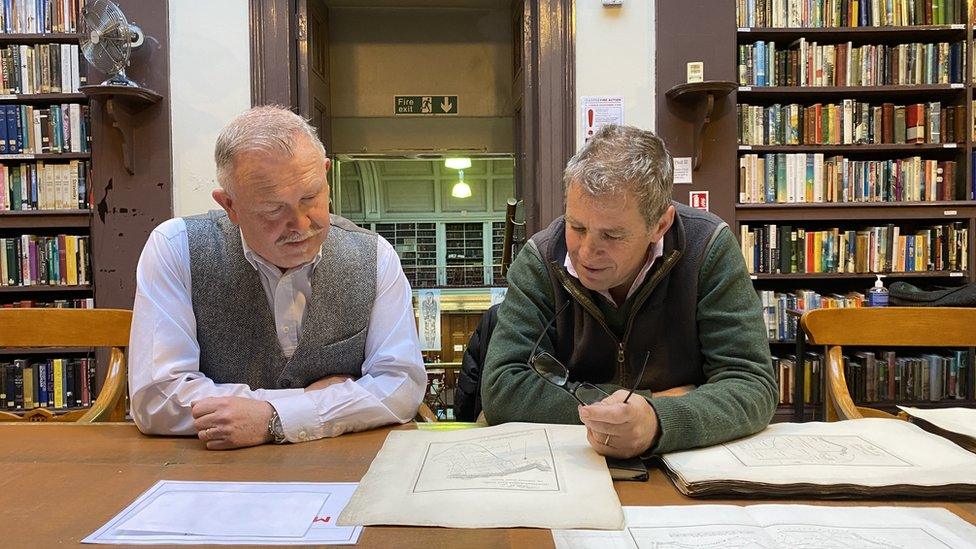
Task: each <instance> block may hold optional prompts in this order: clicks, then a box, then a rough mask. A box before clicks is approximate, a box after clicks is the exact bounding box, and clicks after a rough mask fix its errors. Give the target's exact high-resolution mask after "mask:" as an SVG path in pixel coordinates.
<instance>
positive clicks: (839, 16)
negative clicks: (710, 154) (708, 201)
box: [730, 0, 976, 420]
mask: <svg viewBox="0 0 976 549" xmlns="http://www.w3.org/2000/svg"><path fill="white" fill-rule="evenodd" d="M736 4H737V6H736V7H737V9H736V21H735V23H736V29H735V42H736V53H735V59H736V65H737V70H736V71H735V73H736V74H737V75H738V78H739V87H738V88H737V90H736V91H735V103H736V135H737V140H736V157H737V159H738V166H739V173H738V177H737V181H738V192H737V193H735V192H734V193H733V197H734V200H735V205H734V207H733V209H732V218H733V219H732V221H733V222H732V223H730V225H732V226H733V229H735V230H736V231H737V235H739V236H740V241H741V240H742V239H743V238H745V239H746V240H745V241H743V242H742V244H743V255H744V257H745V259H746V263H747V266H749V267H750V270H751V275H750V276H751V278H752V280H753V284H754V286H755V287H756V289H757V291H764V290H765V291H769V292H775V293H778V294H777V295H783V294H788V293H790V292H795V291H796V290H800V289H809V290H813V291H815V292H818V293H819V294H822V295H824V296H828V295H847V294H849V293H850V292H860V293H865V291H866V289H867V287H868V286H870V285H871V284H872V281H873V280H874V279H875V277H876V275H878V274H881V275H882V276H883V277H884V278H883V280H884V281H885V285H886V286H888V285H889V284H890V283H891V282H893V281H895V280H905V281H907V282H909V283H912V284H916V285H960V284H965V283H970V282H974V281H976V274H974V268H973V253H974V252H976V196H974V192H973V190H974V181H973V170H974V168H976V166H974V157H973V150H974V147H973V134H974V123H973V120H974V115H976V112H974V110H976V109H974V107H973V87H974V76H973V72H974V71H973V67H972V60H973V45H974V44H973V42H974V41H973V30H972V29H973V27H972V25H970V24H968V23H969V22H970V21H969V17H967V15H966V13H965V11H966V8H965V3H964V2H962V1H959V2H956V1H955V0H947V1H945V0H937V1H936V2H935V3H932V4H931V5H929V8H930V11H928V12H926V11H925V5H926V4H927V3H923V2H917V3H916V2H912V1H909V0H895V1H894V2H892V3H889V4H888V5H889V6H893V7H894V8H895V9H896V10H897V9H898V8H899V7H904V8H905V9H904V10H901V11H898V13H894V12H886V11H885V8H884V6H885V3H881V6H882V8H881V11H880V12H879V13H873V12H872V11H871V3H870V2H868V3H865V2H862V3H861V4H862V6H867V7H866V11H862V12H861V13H859V14H858V17H856V18H852V17H851V15H852V14H851V13H843V12H842V9H841V8H842V7H844V6H849V5H850V4H849V3H846V2H839V1H833V0H817V1H814V2H812V3H809V6H810V7H811V8H812V9H811V11H805V12H802V13H801V12H795V11H793V10H791V9H790V6H791V5H793V6H798V5H799V3H796V2H790V1H788V0H766V1H763V2H759V1H757V2H755V3H752V2H745V1H743V0H740V1H739V2H737V3H736ZM746 6H759V7H760V8H762V9H758V10H757V11H753V12H749V11H747V9H746ZM933 7H934V8H935V9H934V10H933V9H932V8H933ZM933 11H934V12H935V13H933ZM804 17H806V19H804ZM933 22H937V23H940V24H931V23H933ZM913 23H919V24H917V25H916V24H913ZM858 58H860V59H861V60H862V62H861V63H857V62H856V60H857V59H858ZM864 60H870V63H869V62H867V61H864ZM935 60H938V61H937V62H934V63H933V61H935ZM917 63H921V64H920V65H918V64H917ZM916 66H918V67H919V70H913V69H914V67H916ZM908 67H912V69H909V68H908ZM855 73H857V74H855ZM861 84H864V85H861ZM791 109H792V110H791ZM912 109H917V110H915V112H914V113H911V115H909V114H908V111H909V110H912ZM794 113H798V114H794ZM899 113H900V114H899ZM917 113H922V114H924V116H923V117H922V119H921V120H919V116H918V114H917ZM901 116H904V118H903V119H901V120H900V121H899V117H901ZM909 116H911V119H909ZM757 129H758V133H756V130H757ZM913 132H914V133H913ZM831 160H833V163H831ZM760 161H761V162H760ZM796 162H800V164H799V166H803V167H806V168H807V169H806V170H804V169H803V167H798V166H797V164H796ZM790 163H793V164H792V165H791V166H789V169H790V170H791V171H790V173H789V174H785V178H786V184H785V185H784V183H783V181H784V172H785V171H786V170H785V169H783V168H781V166H782V165H783V164H790ZM811 164H812V165H813V166H814V168H815V169H814V170H812V171H811V169H810V165H811ZM770 165H771V166H772V167H771V168H770V167H768V166H770ZM759 166H761V167H762V171H760V172H758V173H757V171H756V169H755V168H756V167H759ZM916 167H918V168H919V169H918V170H914V168H916ZM930 168H931V172H929V171H927V170H929V169H930ZM859 170H860V171H859ZM828 174H829V175H828ZM862 174H870V175H865V177H863V178H862V179H858V176H861V175H862ZM943 175H948V178H949V179H954V181H953V182H952V185H951V186H945V187H943V186H942V185H945V183H944V181H945V178H943ZM872 178H873V179H872ZM811 180H812V181H813V185H820V186H821V187H820V189H819V190H817V191H816V192H815V193H814V196H813V197H812V196H811V193H810V188H811ZM862 184H863V186H862ZM912 185H915V186H914V187H912ZM770 187H772V188H770ZM784 188H785V189H786V190H784ZM815 188H816V187H815ZM910 188H911V189H913V192H914V191H918V192H917V194H911V193H909V192H908V189H910ZM925 189H927V191H928V193H929V194H925V192H926V191H925ZM757 191H758V193H759V194H763V195H764V196H758V197H757ZM862 191H863V192H862ZM821 192H822V194H820V193H821ZM801 193H802V194H803V195H804V196H803V197H802V199H801V197H800V194H801ZM811 198H816V200H812V199H811ZM896 198H897V200H895V199H896ZM909 199H912V200H909ZM784 226H786V227H788V228H789V229H790V230H791V231H792V232H797V231H798V229H804V232H805V233H806V234H807V235H809V234H810V233H811V232H814V233H817V232H820V233H823V234H824V237H823V241H820V240H814V245H815V246H822V247H823V249H822V250H819V251H822V252H827V250H828V248H827V246H828V245H827V244H825V243H824V242H825V241H826V240H831V245H833V244H838V245H840V246H843V248H841V249H840V250H837V249H836V248H833V249H831V250H830V251H831V253H833V254H835V255H834V256H832V259H831V260H828V259H826V257H827V255H828V254H827V253H824V254H823V258H824V259H822V261H821V263H820V264H818V265H817V266H816V267H815V268H810V266H809V265H804V266H803V268H800V269H797V268H796V267H797V266H798V265H796V260H795V259H796V258H795V257H794V256H795V255H796V254H804V255H805V256H806V255H807V252H808V250H809V247H808V246H809V245H810V244H809V243H807V242H803V243H802V248H800V247H798V246H795V245H794V244H792V243H790V244H789V245H788V247H787V248H786V250H787V251H786V253H789V254H791V258H790V261H787V262H786V264H785V265H784V264H783V262H782V255H781V254H783V253H784V249H783V248H782V246H781V244H782V243H783V241H782V240H779V241H778V242H776V243H771V242H770V236H771V235H770V233H771V234H772V235H775V237H776V238H777V239H780V238H782V234H781V233H777V230H778V229H779V228H782V227H784ZM744 227H745V228H746V230H745V232H744V231H743V228H744ZM871 227H877V228H878V229H880V230H879V231H874V232H872V233H871V235H870V236H869V239H868V241H867V242H869V244H868V246H869V247H868V248H867V251H864V249H862V248H861V246H860V244H861V242H863V241H861V240H858V241H855V242H854V243H851V242H850V241H846V242H845V241H844V240H842V239H841V236H842V235H843V234H844V232H845V231H852V232H854V234H856V232H857V231H865V230H867V229H868V228H871ZM893 227H898V229H899V232H898V233H894V232H893V231H892V230H891V229H892V228H893ZM936 227H940V228H939V229H936ZM947 227H951V229H949V228H947ZM885 229H887V231H886V230H885ZM832 230H833V231H834V235H835V236H830V235H828V234H827V233H828V232H829V231H832ZM950 230H951V231H952V232H953V233H954V234H956V235H959V234H961V235H962V236H961V238H960V239H959V241H958V245H959V249H957V250H955V251H952V250H949V249H948V245H947V244H946V243H945V242H946V240H947V239H948V236H947V235H948V231H950ZM960 230H961V231H964V232H962V233H960V232H959V231H960ZM923 233H924V234H927V235H929V236H928V238H929V240H927V241H925V246H926V247H925V248H924V250H925V251H927V252H929V254H928V255H927V256H926V257H924V258H920V259H921V261H922V263H923V266H922V267H921V268H919V269H912V270H908V269H907V267H906V269H897V268H895V267H896V266H898V265H899V261H898V259H899V256H901V259H902V260H903V264H904V265H906V266H907V265H908V259H909V258H908V257H907V255H908V254H909V253H912V252H909V251H908V249H907V245H908V244H907V243H908V241H909V240H911V238H912V236H915V237H916V238H918V237H919V235H922V234H923ZM875 234H878V235H881V236H879V239H878V240H877V241H875V240H873V238H874V236H873V235H875ZM933 235H934V236H933ZM788 236H789V235H788ZM898 237H907V239H908V240H904V241H902V240H895V238H898ZM851 238H854V237H853V236H852V237H851ZM921 238H922V239H923V240H924V238H926V237H925V236H924V235H923V236H922V237H921ZM916 242H919V241H916ZM930 243H931V244H932V245H931V246H929V244H930ZM902 244H904V246H901V245H902ZM937 247H938V250H937V249H936V248H937ZM848 251H849V252H850V255H854V254H856V253H866V254H867V257H873V256H877V257H879V261H878V262H876V263H871V261H870V260H868V261H867V264H863V263H862V264H860V265H858V266H857V268H854V269H852V268H850V267H851V263H853V262H850V263H848V262H847V261H845V257H848V256H847V255H845V253H846V252H848ZM953 253H955V257H954V259H955V260H956V261H955V262H954V263H953V264H952V265H951V267H950V266H949V265H948V263H947V262H943V263H942V264H938V261H937V260H936V256H938V258H939V259H944V258H945V257H947V255H951V254H953ZM816 257H820V254H816ZM918 257H919V256H918V255H915V256H914V257H913V258H912V259H914V258H918ZM805 259H809V258H806V257H805ZM770 262H776V263H777V264H776V265H772V266H771V265H769V263H770ZM805 263H809V261H807V262H805ZM840 263H844V264H843V265H840ZM913 263H914V262H913ZM756 267H761V268H756ZM782 267H786V271H784V269H783V268H782ZM821 267H823V268H821ZM811 271H816V272H811ZM907 271H912V272H907ZM793 321H794V322H795V319H794V320H793ZM770 348H771V350H772V353H773V356H774V357H787V356H788V355H794V356H804V354H805V353H807V352H808V351H811V350H812V349H804V348H803V345H802V342H797V341H796V339H795V338H792V337H790V338H786V339H783V340H779V341H777V340H771V341H770ZM874 351H881V350H879V349H874ZM973 358H974V356H973V352H972V350H969V352H968V360H969V364H970V369H969V371H970V374H969V376H968V379H967V380H966V382H965V383H966V387H965V389H966V398H964V399H951V400H940V401H932V402H928V401H923V402H913V403H912V404H913V405H918V406H922V407H945V406H960V405H961V406H974V405H976V383H974V377H976V376H974V375H972V373H971V372H972V363H973ZM791 372H792V374H794V375H795V374H798V373H800V368H794V369H793V370H791ZM798 377H799V378H800V379H799V381H800V382H801V385H800V389H801V392H800V393H799V394H800V395H802V388H803V385H802V374H801V375H799V376H798ZM795 380H797V377H794V381H795ZM795 385H796V383H795V382H794V383H792V384H791V387H790V389H791V390H792V389H793V388H795ZM793 400H794V402H793V403H792V404H789V405H787V404H781V406H780V408H779V409H778V411H777V418H778V419H784V420H790V419H792V420H802V419H807V420H809V419H815V418H820V417H821V416H820V406H819V405H817V404H803V403H797V402H796V399H795V398H794V399H793ZM867 405H870V406H876V407H878V408H880V409H884V410H886V411H891V410H893V407H894V403H893V402H888V401H876V402H871V403H867Z"/></svg>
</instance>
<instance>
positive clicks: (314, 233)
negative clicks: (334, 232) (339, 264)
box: [277, 229, 322, 244]
mask: <svg viewBox="0 0 976 549" xmlns="http://www.w3.org/2000/svg"><path fill="white" fill-rule="evenodd" d="M321 232H322V229H319V230H317V231H309V232H307V233H302V234H297V235H288V236H286V237H284V238H280V239H278V242H277V243H278V244H291V243H292V242H301V241H303V240H307V239H309V238H312V237H313V236H318V234H319V233H321Z"/></svg>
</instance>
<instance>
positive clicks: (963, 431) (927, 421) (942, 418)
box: [899, 406, 976, 452]
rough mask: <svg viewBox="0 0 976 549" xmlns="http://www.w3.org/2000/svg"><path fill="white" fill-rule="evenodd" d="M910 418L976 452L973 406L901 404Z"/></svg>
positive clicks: (921, 425) (974, 411)
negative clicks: (935, 407) (929, 408)
mask: <svg viewBox="0 0 976 549" xmlns="http://www.w3.org/2000/svg"><path fill="white" fill-rule="evenodd" d="M899 408H901V409H902V411H904V412H905V413H906V414H908V420H909V421H911V422H912V423H914V424H915V425H918V426H919V427H921V428H922V429H925V430H926V431H928V432H930V433H933V434H936V435H939V436H940V437H943V438H947V439H949V440H951V441H952V442H955V443H956V444H958V445H959V446H961V447H963V448H965V449H967V450H969V451H970V452H976V410H974V409H972V408H940V409H933V410H924V409H921V408H914V407H911V406H899Z"/></svg>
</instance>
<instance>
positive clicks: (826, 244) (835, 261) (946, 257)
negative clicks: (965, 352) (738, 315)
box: [739, 221, 969, 274]
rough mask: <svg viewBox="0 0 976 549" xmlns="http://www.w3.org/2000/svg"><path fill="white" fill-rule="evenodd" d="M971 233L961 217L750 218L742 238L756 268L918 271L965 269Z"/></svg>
mask: <svg viewBox="0 0 976 549" xmlns="http://www.w3.org/2000/svg"><path fill="white" fill-rule="evenodd" d="M968 234H969V229H968V228H965V226H964V225H963V222H961V221H957V222H953V223H946V224H943V225H935V226H931V227H926V228H920V229H914V230H911V229H907V228H902V227H899V226H897V225H893V224H889V225H886V226H875V227H865V228H861V229H857V230H854V229H839V228H837V227H834V228H830V229H825V230H809V229H802V228H795V227H792V226H790V225H780V226H777V225H773V224H767V225H759V226H755V227H750V226H749V225H745V224H744V225H742V226H741V234H740V240H739V241H740V242H741V246H742V256H743V258H744V259H745V263H746V267H747V268H748V270H749V272H750V273H766V274H776V273H779V274H791V273H804V274H812V273H912V272H925V271H963V270H965V269H966V266H967V265H968V264H969V245H968V242H969V241H968Z"/></svg>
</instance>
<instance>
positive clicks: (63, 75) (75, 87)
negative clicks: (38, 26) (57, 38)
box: [0, 44, 85, 95]
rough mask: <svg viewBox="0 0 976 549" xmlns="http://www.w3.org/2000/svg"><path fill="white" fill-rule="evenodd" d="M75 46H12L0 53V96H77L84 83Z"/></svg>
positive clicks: (1, 50)
mask: <svg viewBox="0 0 976 549" xmlns="http://www.w3.org/2000/svg"><path fill="white" fill-rule="evenodd" d="M78 53H79V52H78V45H77V44H37V45H33V46H28V45H24V44H13V45H10V46H7V47H5V48H2V49H0V93H3V94H4V95H9V94H15V93H17V94H36V93H78V92H79V88H80V87H81V85H82V84H84V83H85V77H84V76H82V74H81V72H80V67H79V62H78Z"/></svg>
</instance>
